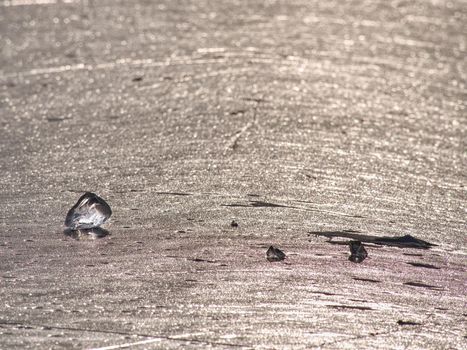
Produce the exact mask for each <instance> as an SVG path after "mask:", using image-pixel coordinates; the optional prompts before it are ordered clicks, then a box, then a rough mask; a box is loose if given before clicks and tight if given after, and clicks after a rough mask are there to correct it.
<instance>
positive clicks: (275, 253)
mask: <svg viewBox="0 0 467 350" xmlns="http://www.w3.org/2000/svg"><path fill="white" fill-rule="evenodd" d="M266 259H268V261H271V262H272V261H282V260H284V259H285V253H284V252H283V251H282V250H280V249H279V248H276V247H274V246H270V247H269V249H268V251H267V252H266Z"/></svg>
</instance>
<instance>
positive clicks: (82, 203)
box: [65, 192, 112, 230]
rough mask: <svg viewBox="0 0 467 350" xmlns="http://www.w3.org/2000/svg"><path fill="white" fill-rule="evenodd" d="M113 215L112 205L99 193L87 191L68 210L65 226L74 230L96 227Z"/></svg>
mask: <svg viewBox="0 0 467 350" xmlns="http://www.w3.org/2000/svg"><path fill="white" fill-rule="evenodd" d="M110 215H112V210H111V209H110V206H109V205H108V204H107V203H106V201H105V200H103V199H102V198H101V197H99V196H98V195H96V194H94V193H91V192H86V193H85V194H83V195H82V196H81V198H80V199H78V202H77V203H76V204H75V205H74V206H73V208H71V209H70V210H69V211H68V214H67V216H66V219H65V226H66V227H68V228H70V229H72V230H79V229H89V228H95V227H99V226H100V225H102V224H103V223H104V222H105V221H106V220H107V219H108V218H109V217H110Z"/></svg>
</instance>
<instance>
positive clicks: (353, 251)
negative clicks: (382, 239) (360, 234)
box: [349, 241, 368, 263]
mask: <svg viewBox="0 0 467 350" xmlns="http://www.w3.org/2000/svg"><path fill="white" fill-rule="evenodd" d="M349 246H350V257H349V260H350V261H352V262H354V263H361V262H362V261H363V260H365V259H366V257H367V256H368V253H367V252H366V249H365V247H364V246H363V244H362V242H359V241H352V242H350V243H349Z"/></svg>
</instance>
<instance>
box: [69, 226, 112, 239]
mask: <svg viewBox="0 0 467 350" xmlns="http://www.w3.org/2000/svg"><path fill="white" fill-rule="evenodd" d="M63 234H64V235H65V236H68V237H71V238H73V239H76V240H77V241H81V240H94V239H99V238H104V237H106V236H108V235H110V232H109V231H107V230H105V229H103V228H100V227H94V228H85V229H79V230H72V229H69V228H67V229H66V230H65V231H63Z"/></svg>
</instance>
